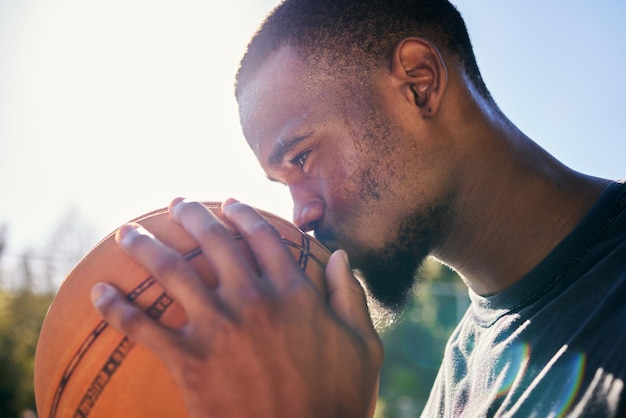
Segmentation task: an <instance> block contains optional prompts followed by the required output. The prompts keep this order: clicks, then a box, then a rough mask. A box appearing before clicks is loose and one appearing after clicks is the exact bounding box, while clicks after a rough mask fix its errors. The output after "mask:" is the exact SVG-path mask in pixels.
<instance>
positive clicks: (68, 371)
mask: <svg viewBox="0 0 626 418" xmlns="http://www.w3.org/2000/svg"><path fill="white" fill-rule="evenodd" d="M108 325H109V324H108V323H107V322H106V321H104V320H102V321H100V322H99V323H98V325H97V326H96V327H95V328H94V329H93V330H92V331H91V332H90V333H89V335H88V336H87V338H86V339H85V341H83V344H82V345H81V346H80V348H79V349H78V351H77V353H76V354H75V355H74V357H73V358H72V361H70V363H69V364H68V366H67V367H66V368H65V373H64V374H63V376H62V377H61V381H60V382H59V385H58V386H57V390H56V392H55V394H54V399H53V401H52V405H51V406H50V418H54V417H55V416H56V410H57V407H58V404H59V402H60V400H61V396H62V395H63V392H64V390H65V386H66V385H67V382H68V381H69V380H70V377H72V374H73V373H74V370H75V369H76V367H77V366H78V363H80V361H81V360H82V358H83V357H84V356H85V354H86V353H87V351H89V347H91V345H92V344H93V342H94V341H95V340H96V339H97V338H98V336H99V335H100V334H101V333H102V332H103V331H104V330H105V329H106V327H107V326H108Z"/></svg>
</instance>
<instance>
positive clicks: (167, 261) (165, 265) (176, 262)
mask: <svg viewBox="0 0 626 418" xmlns="http://www.w3.org/2000/svg"><path fill="white" fill-rule="evenodd" d="M184 262H185V261H184V260H183V259H182V258H181V256H180V255H179V254H178V253H175V252H174V251H166V252H164V253H163V254H161V255H160V256H159V257H157V258H156V259H155V261H154V267H153V270H154V273H155V274H156V275H157V276H159V277H168V276H171V275H173V274H174V273H176V272H178V271H180V270H181V268H182V267H183V266H182V264H183V263H184Z"/></svg>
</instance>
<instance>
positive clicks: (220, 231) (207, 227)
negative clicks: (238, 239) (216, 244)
mask: <svg viewBox="0 0 626 418" xmlns="http://www.w3.org/2000/svg"><path fill="white" fill-rule="evenodd" d="M195 234H196V238H197V239H198V240H199V241H202V242H206V241H209V242H210V241H213V240H215V239H217V238H220V237H225V236H230V235H231V234H230V232H229V231H228V230H227V229H226V227H225V226H224V225H222V224H221V223H220V222H218V221H214V220H210V221H207V222H203V223H202V226H201V227H199V228H198V229H197V231H196V233H195Z"/></svg>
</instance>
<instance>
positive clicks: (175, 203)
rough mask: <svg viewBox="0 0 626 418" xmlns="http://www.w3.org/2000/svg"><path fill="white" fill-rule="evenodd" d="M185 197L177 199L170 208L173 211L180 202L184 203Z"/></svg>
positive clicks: (171, 203)
mask: <svg viewBox="0 0 626 418" xmlns="http://www.w3.org/2000/svg"><path fill="white" fill-rule="evenodd" d="M184 200H185V198H184V197H177V198H176V199H174V200H172V201H171V202H170V205H169V208H170V209H172V208H173V207H174V206H176V205H178V204H179V203H180V202H182V201H184Z"/></svg>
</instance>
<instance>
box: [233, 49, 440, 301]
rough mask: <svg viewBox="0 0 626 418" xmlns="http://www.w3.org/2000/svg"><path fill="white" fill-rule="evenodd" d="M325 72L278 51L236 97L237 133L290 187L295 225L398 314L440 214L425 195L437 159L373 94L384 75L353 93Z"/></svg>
mask: <svg viewBox="0 0 626 418" xmlns="http://www.w3.org/2000/svg"><path fill="white" fill-rule="evenodd" d="M330 73H331V72H330V71H329V72H324V71H317V72H315V73H314V72H312V71H311V70H309V69H307V67H305V66H304V65H303V64H302V63H301V62H300V60H299V59H298V57H297V55H296V54H295V53H294V52H293V51H292V50H291V49H290V48H289V47H283V48H282V49H280V50H279V51H278V52H276V53H275V54H273V55H272V56H270V57H269V58H268V60H267V61H266V62H265V64H264V65H263V66H262V67H261V68H260V69H259V71H258V74H257V75H256V77H255V78H254V79H253V80H252V81H249V82H248V83H247V84H246V85H245V86H244V89H243V91H242V93H241V94H240V97H239V111H240V118H241V124H242V127H243V132H244V135H245V137H246V140H247V141H248V144H249V145H250V147H251V148H252V150H253V151H254V153H255V154H256V156H257V158H258V160H259V162H260V164H261V166H262V167H263V169H264V170H265V172H266V173H267V175H268V177H269V178H270V179H273V180H275V181H279V182H281V183H284V184H286V185H287V186H288V187H289V190H290V192H291V194H292V197H293V200H294V222H295V223H296V224H297V225H298V226H299V227H301V228H302V229H304V230H314V233H315V236H316V237H317V238H318V239H319V240H320V241H321V242H323V243H324V244H325V245H326V246H328V247H329V248H330V249H331V250H335V249H338V248H342V249H344V250H346V251H347V253H348V255H349V256H350V260H351V263H352V266H353V267H355V268H358V269H360V270H361V271H362V273H363V275H364V276H365V279H366V282H367V285H368V289H369V291H370V293H371V294H372V296H373V297H374V298H376V299H378V300H379V302H381V303H382V304H383V305H384V306H386V307H387V308H392V309H398V308H400V307H401V306H402V305H403V304H404V303H405V301H406V300H407V298H408V295H409V294H410V290H411V288H412V285H413V282H414V274H415V271H416V270H417V268H418V267H419V265H420V264H421V262H422V261H423V259H424V258H425V257H426V256H427V255H428V253H429V252H430V250H431V249H432V246H433V240H434V239H435V237H436V234H437V233H438V232H439V231H440V229H441V226H442V223H443V219H444V218H445V215H446V214H447V212H448V206H447V205H446V203H447V202H445V201H444V202H441V199H439V198H437V195H436V194H434V193H433V191H436V190H437V189H438V188H439V187H435V179H436V176H435V175H434V174H433V172H434V171H435V170H434V167H437V164H436V163H435V160H437V158H439V157H437V156H436V153H435V152H434V149H432V148H433V147H431V146H423V144H420V143H419V141H416V140H415V138H414V137H415V134H414V132H412V131H411V129H412V128H411V127H409V126H408V125H406V120H407V117H406V115H405V114H404V113H403V111H402V110H400V111H399V112H398V111H396V110H395V108H394V107H393V106H391V104H390V103H391V101H392V100H393V97H390V96H389V95H385V94H384V93H382V94H379V93H378V92H379V91H381V92H384V91H386V89H388V86H386V83H388V80H387V79H386V78H385V77H384V76H382V75H381V76H380V77H374V78H371V79H368V80H367V81H368V82H369V83H372V84H373V85H368V86H365V87H363V89H360V88H359V86H360V84H359V83H358V81H356V80H355V82H354V83H352V85H350V83H346V82H345V80H344V81H343V82H340V81H338V80H337V79H336V78H334V77H333V76H332V75H331V74H330ZM418 148H419V149H418ZM423 178H426V179H428V180H427V181H424V180H423ZM444 200H445V199H444Z"/></svg>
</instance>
